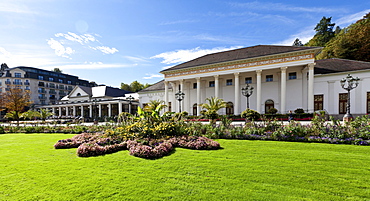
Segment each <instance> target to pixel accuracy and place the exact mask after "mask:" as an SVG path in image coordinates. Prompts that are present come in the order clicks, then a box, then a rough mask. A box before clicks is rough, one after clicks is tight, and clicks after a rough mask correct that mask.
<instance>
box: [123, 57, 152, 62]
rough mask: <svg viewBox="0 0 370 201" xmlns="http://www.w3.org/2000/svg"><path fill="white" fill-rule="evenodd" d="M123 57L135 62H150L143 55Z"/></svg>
mask: <svg viewBox="0 0 370 201" xmlns="http://www.w3.org/2000/svg"><path fill="white" fill-rule="evenodd" d="M123 57H124V58H126V59H128V60H130V61H133V62H148V60H146V58H143V57H133V56H123Z"/></svg>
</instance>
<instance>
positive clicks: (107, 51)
mask: <svg viewBox="0 0 370 201" xmlns="http://www.w3.org/2000/svg"><path fill="white" fill-rule="evenodd" d="M90 48H92V49H93V50H100V51H101V52H103V53H104V54H114V53H116V52H118V50H117V49H116V48H114V47H113V48H110V47H106V46H97V47H90Z"/></svg>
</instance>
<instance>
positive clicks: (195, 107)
mask: <svg viewBox="0 0 370 201" xmlns="http://www.w3.org/2000/svg"><path fill="white" fill-rule="evenodd" d="M197 112H198V107H197V104H196V103H195V104H194V105H193V115H197Z"/></svg>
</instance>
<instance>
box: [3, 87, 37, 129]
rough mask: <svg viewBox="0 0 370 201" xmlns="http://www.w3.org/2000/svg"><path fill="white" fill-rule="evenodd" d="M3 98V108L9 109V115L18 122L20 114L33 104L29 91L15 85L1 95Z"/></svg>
mask: <svg viewBox="0 0 370 201" xmlns="http://www.w3.org/2000/svg"><path fill="white" fill-rule="evenodd" d="M1 98H2V102H3V107H5V108H6V109H7V112H8V113H12V114H13V118H14V119H15V120H17V121H18V122H19V118H20V113H21V112H22V111H24V109H25V107H28V106H29V105H30V104H31V103H32V101H31V97H30V92H29V91H28V90H23V89H21V88H19V87H18V86H13V85H10V86H8V87H7V90H6V91H5V92H3V93H2V94H1Z"/></svg>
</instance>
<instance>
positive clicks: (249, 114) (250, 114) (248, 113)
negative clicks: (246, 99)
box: [241, 109, 261, 121]
mask: <svg viewBox="0 0 370 201" xmlns="http://www.w3.org/2000/svg"><path fill="white" fill-rule="evenodd" d="M241 117H242V118H245V119H246V120H250V121H255V120H258V119H259V118H260V117H261V114H260V113H258V112H257V111H255V110H251V109H246V110H244V111H243V112H242V113H241Z"/></svg>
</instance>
